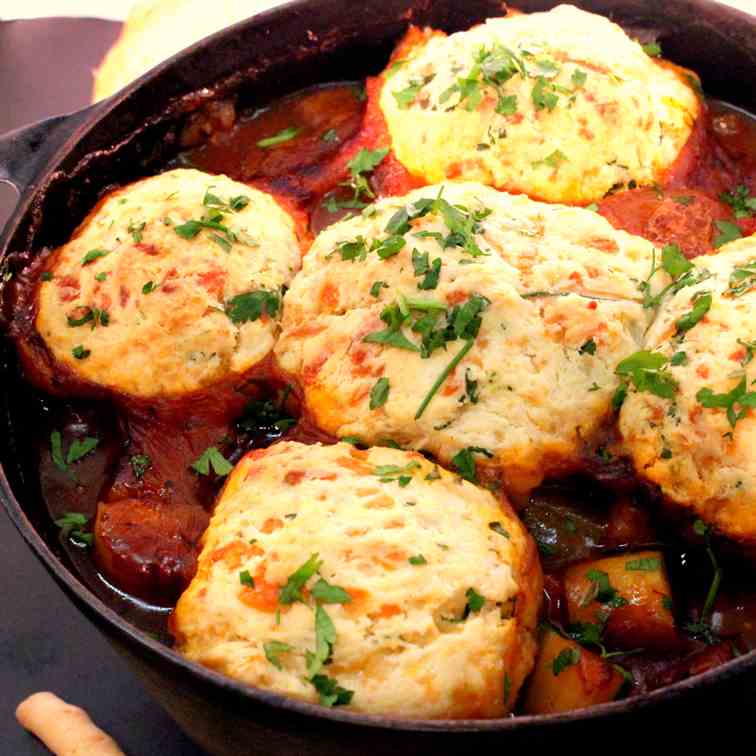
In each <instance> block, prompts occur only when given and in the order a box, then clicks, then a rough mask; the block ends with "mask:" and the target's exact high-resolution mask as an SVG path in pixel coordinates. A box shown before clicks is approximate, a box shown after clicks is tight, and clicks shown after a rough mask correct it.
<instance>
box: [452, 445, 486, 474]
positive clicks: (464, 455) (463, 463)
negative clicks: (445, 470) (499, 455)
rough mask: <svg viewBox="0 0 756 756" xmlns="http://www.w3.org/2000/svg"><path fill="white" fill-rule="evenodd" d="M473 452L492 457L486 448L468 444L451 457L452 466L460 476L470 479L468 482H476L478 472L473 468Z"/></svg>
mask: <svg viewBox="0 0 756 756" xmlns="http://www.w3.org/2000/svg"><path fill="white" fill-rule="evenodd" d="M474 454H482V455H483V456H485V457H488V458H489V459H490V458H492V457H493V454H491V452H490V451H488V449H484V448H482V447H480V446H468V447H466V448H465V449H462V450H460V451H458V452H457V453H456V454H455V455H454V456H453V457H452V459H451V463H452V466H453V467H454V469H455V470H456V471H457V472H458V473H459V474H460V476H461V477H462V478H464V479H465V480H468V481H470V483H477V482H478V474H477V470H476V468H475V459H474V457H473V455H474Z"/></svg>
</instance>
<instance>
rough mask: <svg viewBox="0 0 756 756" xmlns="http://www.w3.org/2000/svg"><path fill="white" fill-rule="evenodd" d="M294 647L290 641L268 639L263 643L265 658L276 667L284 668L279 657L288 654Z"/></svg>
mask: <svg viewBox="0 0 756 756" xmlns="http://www.w3.org/2000/svg"><path fill="white" fill-rule="evenodd" d="M293 650H294V647H293V646H290V645H289V644H288V643H283V642H282V641H275V640H274V641H268V642H267V643H263V651H264V652H265V658H266V659H267V660H268V661H269V662H270V663H271V664H272V665H273V666H274V667H275V668H276V669H283V666H282V665H281V660H280V659H279V658H278V657H279V656H280V655H281V654H286V653H288V652H289V651H293Z"/></svg>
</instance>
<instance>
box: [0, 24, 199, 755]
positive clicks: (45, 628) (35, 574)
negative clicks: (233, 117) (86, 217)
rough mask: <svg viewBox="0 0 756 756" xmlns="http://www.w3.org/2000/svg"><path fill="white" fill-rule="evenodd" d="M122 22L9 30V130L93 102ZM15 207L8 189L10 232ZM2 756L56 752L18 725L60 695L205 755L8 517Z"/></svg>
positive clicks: (151, 743) (137, 743)
mask: <svg viewBox="0 0 756 756" xmlns="http://www.w3.org/2000/svg"><path fill="white" fill-rule="evenodd" d="M119 28H120V25H119V24H116V23H113V22H109V21H100V20H96V19H54V20H53V19H41V20H35V21H9V22H4V23H0V93H1V94H0V100H1V101H2V106H0V133H2V132H4V131H8V130H10V129H13V128H16V127H18V126H22V125H24V124H26V123H30V122H32V121H36V120H39V119H41V118H46V117H48V116H51V115H56V114H59V113H66V112H70V111H72V110H77V109H78V108H81V107H84V106H85V105H87V103H88V101H89V97H90V92H91V88H92V70H93V69H94V68H95V67H96V65H97V64H98V63H99V61H100V60H101V59H102V56H103V55H104V54H105V51H106V50H107V49H108V47H109V46H110V45H111V44H112V43H113V41H114V40H115V38H116V36H117V35H118V32H119ZM14 202H15V194H14V192H13V191H12V190H11V189H10V188H9V187H7V186H5V185H2V184H0V225H2V223H4V221H5V219H6V217H7V214H8V213H9V212H10V210H11V209H12V207H13V204H14ZM0 597H2V599H3V609H2V611H1V612H0V756H40V755H41V754H46V753H48V751H47V750H46V749H45V748H44V747H43V746H42V745H41V744H40V743H39V742H38V741H37V740H35V739H34V738H33V737H31V736H30V735H28V734H27V733H26V732H24V730H22V729H21V727H19V726H18V724H17V723H16V721H15V718H14V710H15V708H16V705H17V704H18V703H19V701H21V699H22V698H24V697H25V696H27V695H28V694H30V693H34V692H36V691H39V690H51V691H53V692H54V693H57V694H58V695H59V696H61V697H62V698H65V699H66V700H67V701H70V702H71V703H74V704H77V705H79V706H83V707H84V708H85V709H86V710H87V711H88V712H89V713H90V715H91V716H92V718H93V719H94V720H95V722H97V724H99V725H100V726H101V727H103V729H105V730H106V731H108V732H109V733H110V734H111V735H113V737H115V739H116V740H117V741H118V742H119V744H120V745H121V747H122V748H123V749H124V750H125V751H126V752H127V753H128V754H130V756H178V754H182V756H201V754H202V753H203V752H202V751H200V749H199V748H197V747H196V746H194V745H193V744H192V743H191V742H190V741H189V740H188V739H187V738H186V736H184V735H183V733H182V732H181V731H180V730H179V729H178V727H177V726H176V725H175V724H174V723H173V721H172V720H171V719H170V718H169V717H168V715H167V714H164V713H163V711H162V709H160V708H159V707H158V706H157V704H155V703H153V702H152V700H151V699H150V698H148V696H147V694H146V693H145V691H144V690H143V689H142V687H141V685H140V684H139V682H138V681H137V679H136V678H135V677H134V675H133V674H132V673H131V672H130V670H129V669H128V667H127V666H126V664H125V663H124V662H123V661H122V660H121V659H120V657H118V656H117V655H116V653H115V652H114V651H113V650H112V649H111V648H110V646H109V645H108V644H107V643H106V642H105V640H104V639H103V638H102V636H101V635H100V634H99V633H98V632H97V631H96V630H95V629H94V627H93V626H92V625H90V624H89V623H88V622H87V621H86V620H85V619H84V617H83V616H82V615H81V614H79V612H78V611H77V610H76V609H75V608H74V607H73V605H72V604H71V603H69V601H68V599H67V598H65V596H64V595H63V594H62V593H61V591H60V590H59V588H58V587H57V586H56V585H55V584H54V583H53V581H52V579H51V578H50V577H49V576H48V575H47V573H46V572H45V571H44V570H43V569H42V567H41V565H40V564H39V563H38V562H37V561H36V559H35V558H34V556H33V555H32V553H31V551H30V550H29V549H28V548H27V547H26V544H25V543H24V542H23V540H22V539H21V536H20V535H19V534H18V533H17V532H16V530H15V528H14V527H13V525H12V524H11V522H10V520H9V519H8V518H7V517H6V516H5V514H4V513H3V512H1V511H0Z"/></svg>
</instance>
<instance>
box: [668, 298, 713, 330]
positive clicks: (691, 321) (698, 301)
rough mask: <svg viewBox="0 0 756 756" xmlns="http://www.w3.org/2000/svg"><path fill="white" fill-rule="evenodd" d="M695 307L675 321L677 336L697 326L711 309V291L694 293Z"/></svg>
mask: <svg viewBox="0 0 756 756" xmlns="http://www.w3.org/2000/svg"><path fill="white" fill-rule="evenodd" d="M691 301H692V302H693V308H692V309H691V311H690V312H686V313H685V315H682V316H681V317H680V318H678V319H677V321H676V322H675V326H676V327H677V333H676V335H677V336H681V335H683V334H685V333H686V332H687V331H689V330H690V329H691V328H693V326H695V325H696V324H697V323H698V322H699V321H700V320H701V319H702V318H703V317H704V315H706V313H707V312H708V311H709V310H710V309H711V294H710V293H709V292H702V291H699V292H696V293H695V294H694V295H693V299H692V300H691Z"/></svg>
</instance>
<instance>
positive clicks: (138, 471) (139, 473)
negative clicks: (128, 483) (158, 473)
mask: <svg viewBox="0 0 756 756" xmlns="http://www.w3.org/2000/svg"><path fill="white" fill-rule="evenodd" d="M129 464H130V465H131V470H132V472H133V473H134V477H135V478H136V479H137V480H139V479H141V478H143V477H144V474H145V473H146V472H147V470H149V469H150V468H151V467H152V460H151V459H150V458H149V457H148V456H147V455H146V454H134V455H133V456H132V457H131V458H130V459H129Z"/></svg>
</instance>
